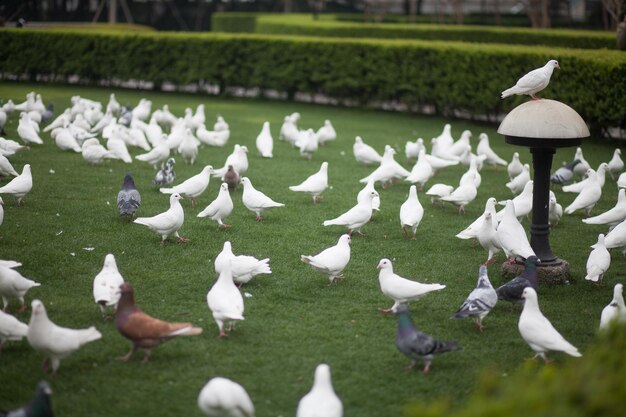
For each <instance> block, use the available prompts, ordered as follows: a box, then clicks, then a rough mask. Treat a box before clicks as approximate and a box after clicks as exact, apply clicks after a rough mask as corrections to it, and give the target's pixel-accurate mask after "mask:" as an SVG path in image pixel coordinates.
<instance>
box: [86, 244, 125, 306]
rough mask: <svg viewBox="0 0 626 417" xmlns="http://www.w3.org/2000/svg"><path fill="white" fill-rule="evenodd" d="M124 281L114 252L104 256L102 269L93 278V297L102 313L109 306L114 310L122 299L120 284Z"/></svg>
mask: <svg viewBox="0 0 626 417" xmlns="http://www.w3.org/2000/svg"><path fill="white" fill-rule="evenodd" d="M123 283H124V277H123V276H122V274H120V271H119V270H118V269H117V263H116V262H115V256H114V255H113V254H112V253H109V254H107V256H105V257H104V265H103V266H102V270H101V271H100V272H98V275H96V276H95V278H94V279H93V298H94V301H95V302H96V304H98V307H100V311H101V312H102V315H105V314H106V312H107V307H110V308H111V309H113V310H114V311H115V310H116V309H117V303H118V301H119V299H120V285H122V284H123Z"/></svg>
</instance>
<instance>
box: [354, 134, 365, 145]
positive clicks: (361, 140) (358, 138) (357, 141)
mask: <svg viewBox="0 0 626 417" xmlns="http://www.w3.org/2000/svg"><path fill="white" fill-rule="evenodd" d="M354 143H359V144H361V143H363V139H362V138H361V136H357V137H356V138H354Z"/></svg>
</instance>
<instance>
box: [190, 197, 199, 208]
mask: <svg viewBox="0 0 626 417" xmlns="http://www.w3.org/2000/svg"><path fill="white" fill-rule="evenodd" d="M197 202H198V201H197V200H196V197H191V206H192V207H194V206H195V205H196V203H197Z"/></svg>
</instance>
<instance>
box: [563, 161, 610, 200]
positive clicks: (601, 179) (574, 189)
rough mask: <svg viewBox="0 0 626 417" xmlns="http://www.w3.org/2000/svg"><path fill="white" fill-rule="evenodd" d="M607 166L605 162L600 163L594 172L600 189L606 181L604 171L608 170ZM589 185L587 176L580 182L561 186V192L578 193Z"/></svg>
mask: <svg viewBox="0 0 626 417" xmlns="http://www.w3.org/2000/svg"><path fill="white" fill-rule="evenodd" d="M608 167H609V165H608V164H607V163H606V162H602V163H601V164H600V166H598V169H597V170H596V171H595V172H596V175H597V178H598V184H600V188H603V187H604V183H605V181H606V171H607V170H608ZM587 183H589V177H588V176H587V177H586V178H585V179H583V180H582V181H578V182H575V183H573V184H569V185H565V186H563V188H562V189H563V191H564V192H566V193H580V192H581V191H582V190H583V189H584V188H585V187H586V186H587Z"/></svg>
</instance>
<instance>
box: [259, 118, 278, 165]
mask: <svg viewBox="0 0 626 417" xmlns="http://www.w3.org/2000/svg"><path fill="white" fill-rule="evenodd" d="M256 148H257V149H258V151H259V153H260V154H261V156H262V157H263V158H272V157H273V156H274V155H273V154H272V152H273V150H274V138H273V137H272V132H271V131H270V122H264V123H263V128H262V129H261V132H260V133H259V134H258V136H257V137H256Z"/></svg>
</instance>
